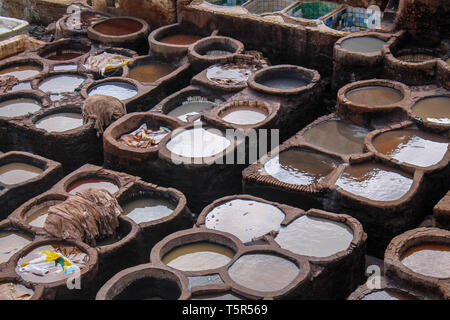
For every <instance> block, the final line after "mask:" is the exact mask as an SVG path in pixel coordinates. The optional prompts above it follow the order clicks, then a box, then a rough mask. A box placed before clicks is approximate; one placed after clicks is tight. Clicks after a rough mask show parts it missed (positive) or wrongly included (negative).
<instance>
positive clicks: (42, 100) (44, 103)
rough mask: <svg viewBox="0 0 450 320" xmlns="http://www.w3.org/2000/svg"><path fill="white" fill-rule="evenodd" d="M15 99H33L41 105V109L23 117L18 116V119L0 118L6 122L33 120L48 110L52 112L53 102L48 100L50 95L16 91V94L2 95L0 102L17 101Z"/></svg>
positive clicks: (32, 91)
mask: <svg viewBox="0 0 450 320" xmlns="http://www.w3.org/2000/svg"><path fill="white" fill-rule="evenodd" d="M15 99H32V100H35V101H36V102H38V103H39V105H40V106H41V108H40V109H39V110H37V111H36V112H34V113H27V114H24V115H22V116H16V117H4V116H0V119H4V120H6V121H9V120H25V119H27V118H32V117H34V116H36V115H37V114H39V113H41V112H45V111H47V110H50V106H51V102H50V99H49V98H48V95H46V94H45V93H44V92H42V91H40V90H35V89H32V90H22V91H15V92H8V93H4V94H1V95H0V102H5V101H8V100H15Z"/></svg>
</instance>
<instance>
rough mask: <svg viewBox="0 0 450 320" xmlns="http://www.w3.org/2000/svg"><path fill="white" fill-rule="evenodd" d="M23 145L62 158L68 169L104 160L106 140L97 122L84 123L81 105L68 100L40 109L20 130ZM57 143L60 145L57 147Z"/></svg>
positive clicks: (39, 152) (58, 158)
mask: <svg viewBox="0 0 450 320" xmlns="http://www.w3.org/2000/svg"><path fill="white" fill-rule="evenodd" d="M19 136H20V138H21V139H20V140H19V141H21V142H22V144H23V146H22V148H25V149H26V150H27V151H30V152H33V153H36V154H40V155H42V156H45V157H48V158H51V159H56V160H57V161H59V162H61V163H62V164H63V166H64V169H65V170H67V171H70V170H75V169H76V168H78V167H80V166H81V165H82V164H84V163H86V162H88V163H93V164H96V163H100V162H102V160H103V159H102V158H103V150H102V140H101V138H99V137H97V131H96V130H95V128H94V123H93V122H88V123H86V124H84V123H83V119H82V115H81V108H80V107H79V106H77V105H73V104H68V105H64V106H62V107H56V108H52V109H49V110H47V111H45V112H40V113H38V114H36V115H35V116H33V117H32V118H31V119H30V123H29V124H28V123H24V125H23V126H21V127H20V130H19ZM55 146H58V147H57V148H55Z"/></svg>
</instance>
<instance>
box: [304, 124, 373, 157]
mask: <svg viewBox="0 0 450 320" xmlns="http://www.w3.org/2000/svg"><path fill="white" fill-rule="evenodd" d="M368 133H369V130H367V129H366V128H363V127H360V126H357V125H355V124H351V123H348V122H345V121H340V120H331V121H324V122H321V123H319V124H317V125H315V126H314V127H312V128H310V129H308V130H307V131H306V132H305V134H304V135H303V136H304V138H305V140H306V141H307V142H309V143H311V144H313V145H315V146H318V147H322V148H324V149H327V150H329V151H332V152H336V153H342V154H354V153H362V152H363V151H364V139H365V138H366V136H367V134H368Z"/></svg>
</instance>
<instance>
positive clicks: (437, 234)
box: [384, 228, 450, 299]
mask: <svg viewBox="0 0 450 320" xmlns="http://www.w3.org/2000/svg"><path fill="white" fill-rule="evenodd" d="M430 245H431V247H430ZM423 246H425V247H423ZM441 247H445V248H446V249H448V248H450V231H447V230H443V229H438V228H417V229H413V230H410V231H407V232H405V233H403V234H401V235H398V236H397V237H395V238H394V239H392V241H391V243H390V244H389V246H388V248H387V249H386V252H385V258H384V266H385V274H386V276H388V277H390V278H392V279H394V280H395V281H398V282H399V283H407V284H409V285H410V286H411V287H413V288H415V289H417V290H420V291H424V292H429V293H430V294H434V295H437V296H438V298H439V299H449V297H450V295H449V292H450V291H449V288H450V278H448V277H442V278H439V277H436V276H432V275H427V274H426V272H425V273H424V272H422V271H423V270H425V269H423V270H421V271H419V269H414V268H415V267H413V266H412V265H409V264H405V257H407V256H408V255H410V257H411V256H412V255H411V254H412V253H413V252H414V251H417V250H421V249H424V248H434V249H437V248H441ZM419 252H420V251H419ZM444 252H446V253H447V259H448V251H444ZM443 258H444V256H443ZM440 261H441V262H440V263H441V265H440V267H442V266H443V265H442V263H445V262H444V260H440ZM426 263H427V266H426V265H425V264H422V266H423V267H428V268H429V267H433V265H432V264H433V263H438V262H437V261H436V259H432V260H426ZM438 266H439V265H438ZM411 268H413V269H411ZM413 270H415V271H413ZM444 270H445V268H444Z"/></svg>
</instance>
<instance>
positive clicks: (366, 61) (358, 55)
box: [333, 31, 395, 66]
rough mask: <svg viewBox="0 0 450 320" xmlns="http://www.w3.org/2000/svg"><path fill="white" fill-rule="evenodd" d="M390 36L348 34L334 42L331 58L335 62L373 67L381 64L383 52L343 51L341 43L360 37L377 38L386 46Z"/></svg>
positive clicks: (370, 33) (385, 34)
mask: <svg viewBox="0 0 450 320" xmlns="http://www.w3.org/2000/svg"><path fill="white" fill-rule="evenodd" d="M392 36H395V35H392V34H389V33H381V32H373V31H368V32H367V31H364V32H355V33H350V34H348V35H346V36H344V37H342V38H340V39H339V40H338V41H336V42H335V44H334V47H333V58H334V59H335V60H336V61H341V60H344V61H349V62H350V61H351V62H352V64H357V65H365V66H367V65H375V64H378V63H379V62H381V60H382V58H383V54H382V52H383V50H382V48H380V50H378V51H372V52H358V51H351V50H348V49H345V48H344V47H343V46H342V43H343V42H344V41H345V40H348V39H352V38H360V37H371V38H377V39H379V40H382V41H385V42H386V43H385V44H384V45H383V47H384V46H386V45H387V42H388V41H389V39H391V37H392Z"/></svg>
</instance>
